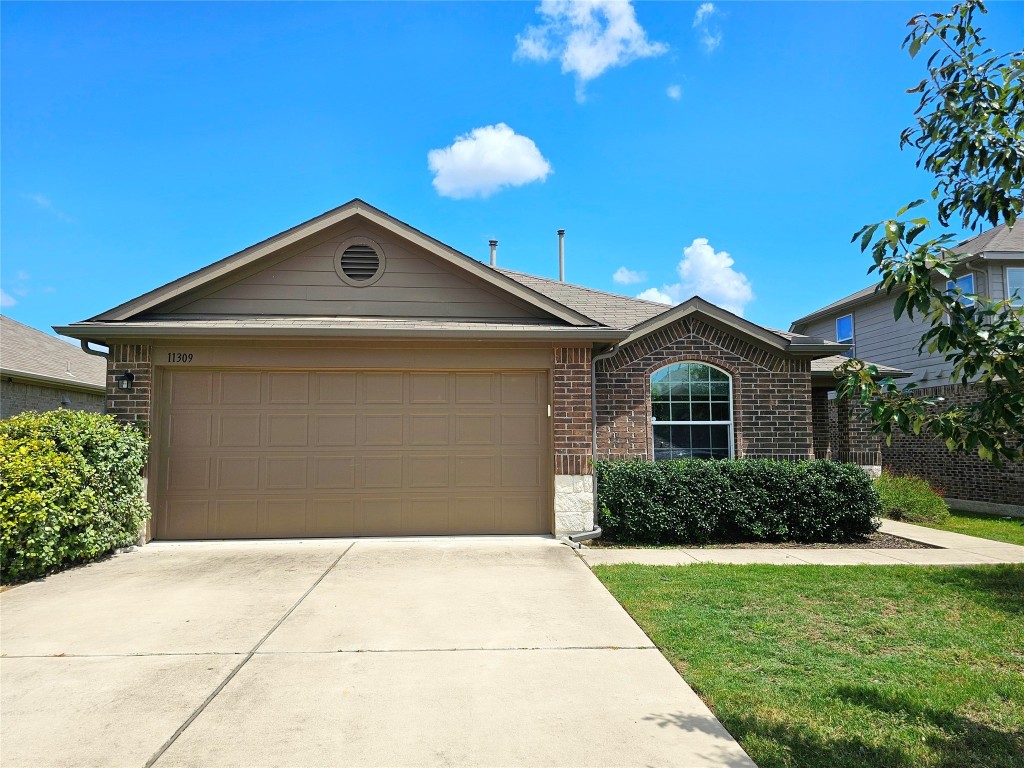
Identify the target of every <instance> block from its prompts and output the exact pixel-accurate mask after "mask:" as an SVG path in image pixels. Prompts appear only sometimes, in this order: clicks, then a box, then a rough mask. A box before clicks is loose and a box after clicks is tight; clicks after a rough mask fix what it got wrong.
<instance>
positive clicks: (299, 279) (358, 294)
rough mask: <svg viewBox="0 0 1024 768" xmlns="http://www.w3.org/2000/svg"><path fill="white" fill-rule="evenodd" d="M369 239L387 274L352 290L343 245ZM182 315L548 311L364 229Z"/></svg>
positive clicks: (245, 280) (185, 303) (217, 292)
mask: <svg viewBox="0 0 1024 768" xmlns="http://www.w3.org/2000/svg"><path fill="white" fill-rule="evenodd" d="M353 236H362V237H369V238H372V239H373V240H375V241H376V242H377V243H379V244H380V245H381V247H382V249H383V250H384V254H385V269H384V274H383V275H381V277H380V279H379V280H378V281H377V282H375V283H374V284H373V285H369V286H365V287H362V286H352V285H348V284H346V283H345V282H343V281H342V280H341V278H339V277H338V275H337V273H336V272H335V271H334V254H335V251H336V250H337V248H338V245H339V244H340V243H341V242H342V241H344V240H345V239H347V238H349V237H353ZM168 310H170V311H171V312H172V313H173V314H179V315H198V316H209V315H250V316H251V315H306V316H309V315H342V316H363V317H371V316H372V317H430V318H453V317H458V318H481V319H482V318H487V319H524V318H533V317H538V316H543V315H542V313H541V311H540V310H537V309H535V308H533V307H530V306H528V305H527V304H525V302H519V301H518V300H515V299H512V298H510V297H507V296H503V295H501V294H500V291H498V290H497V289H495V288H494V287H492V286H489V285H487V284H486V283H484V282H483V281H477V280H476V279H475V278H472V277H470V276H462V275H459V274H456V272H454V271H453V270H452V269H451V267H449V266H447V265H442V264H441V263H440V262H439V261H438V260H437V259H435V258H434V257H433V256H431V255H430V254H428V253H427V252H426V251H421V250H419V249H417V248H416V247H415V246H413V245H410V244H408V243H405V242H401V241H399V240H397V239H396V238H394V237H393V236H392V235H390V234H388V233H384V232H380V231H375V230H368V229H364V228H359V229H355V230H348V231H346V232H343V233H339V234H336V235H334V236H332V237H331V238H330V239H329V240H327V241H325V242H321V243H319V244H317V245H314V246H312V247H310V248H308V249H306V250H303V251H301V252H299V253H296V254H294V255H291V256H289V257H287V258H285V259H284V260H283V261H280V262H278V263H277V264H274V265H273V266H271V267H269V268H265V269H263V270H261V271H259V272H256V273H255V274H250V275H248V276H245V277H242V278H241V279H238V280H237V281H236V282H232V283H230V284H228V285H220V286H215V287H214V288H213V290H208V291H207V292H205V294H203V295H201V296H198V297H197V296H195V295H193V296H190V297H188V298H187V299H184V300H179V301H177V302H174V303H173V304H171V305H169V306H168V307H166V308H164V309H163V312H167V311H168Z"/></svg>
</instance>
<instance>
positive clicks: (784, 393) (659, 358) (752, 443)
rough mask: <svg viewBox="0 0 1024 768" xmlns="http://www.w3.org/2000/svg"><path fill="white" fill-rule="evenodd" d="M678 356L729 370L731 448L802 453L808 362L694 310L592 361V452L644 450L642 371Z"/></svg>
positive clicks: (640, 454)
mask: <svg viewBox="0 0 1024 768" xmlns="http://www.w3.org/2000/svg"><path fill="white" fill-rule="evenodd" d="M684 361H696V362H704V363H710V364H712V365H715V366H717V367H719V368H721V369H723V370H725V371H727V372H728V373H729V374H730V375H731V376H732V380H733V432H734V434H733V443H734V455H735V456H737V457H739V456H749V457H761V458H776V459H807V458H810V456H811V454H812V428H811V374H810V362H809V361H807V360H802V359H795V358H789V357H787V356H784V355H780V354H777V353H774V352H769V351H767V350H765V349H762V348H761V347H759V346H755V345H753V344H751V343H749V342H746V341H744V340H742V339H741V338H739V337H738V336H736V335H734V334H733V333H731V332H730V331H728V330H726V329H725V328H722V327H719V326H717V325H712V324H711V323H709V322H706V321H704V320H700V319H695V318H686V319H683V320H680V321H679V322H677V323H673V324H672V325H670V326H667V327H665V328H663V329H661V330H659V331H656V332H654V333H652V334H650V335H648V336H645V337H643V338H642V339H639V340H638V341H636V342H634V343H632V344H629V345H628V346H626V347H623V348H622V349H620V350H618V352H616V354H615V355H614V356H613V357H611V358H608V359H606V360H600V361H598V364H597V430H598V435H597V447H598V456H599V457H600V458H617V459H618V458H651V457H652V455H653V446H652V437H651V403H650V375H651V373H652V372H653V371H655V370H657V369H658V368H661V367H662V366H664V365H668V364H670V363H676V362H684Z"/></svg>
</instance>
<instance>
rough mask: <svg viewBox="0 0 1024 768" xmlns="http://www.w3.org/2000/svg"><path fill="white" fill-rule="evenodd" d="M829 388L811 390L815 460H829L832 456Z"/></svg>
mask: <svg viewBox="0 0 1024 768" xmlns="http://www.w3.org/2000/svg"><path fill="white" fill-rule="evenodd" d="M829 391H830V390H829V389H828V387H814V388H813V389H812V390H811V433H812V438H813V447H814V458H816V459H827V458H829V457H830V456H831V454H832V446H831V444H830V442H829V428H828V393H829Z"/></svg>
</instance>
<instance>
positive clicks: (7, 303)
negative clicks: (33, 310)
mask: <svg viewBox="0 0 1024 768" xmlns="http://www.w3.org/2000/svg"><path fill="white" fill-rule="evenodd" d="M17 303H18V300H17V299H15V298H14V297H13V296H11V294H9V293H8V292H7V291H5V290H3V289H2V288H0V307H13V306H14V305H15V304H17Z"/></svg>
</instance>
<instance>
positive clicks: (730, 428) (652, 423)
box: [647, 360, 736, 461]
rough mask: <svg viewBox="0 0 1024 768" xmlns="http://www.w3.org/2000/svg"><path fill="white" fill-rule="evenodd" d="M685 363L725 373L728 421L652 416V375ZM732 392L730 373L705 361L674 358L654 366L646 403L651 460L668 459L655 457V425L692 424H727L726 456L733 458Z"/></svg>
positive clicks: (733, 419)
mask: <svg viewBox="0 0 1024 768" xmlns="http://www.w3.org/2000/svg"><path fill="white" fill-rule="evenodd" d="M686 364H691V365H704V366H707V367H708V368H714V369H715V370H716V371H720V372H721V373H724V374H725V378H726V381H728V382H729V421H728V422H725V421H658V420H657V419H655V418H654V391H653V387H652V383H653V379H654V375H655V374H656V373H659V372H660V371H663V370H665V369H666V368H671V367H673V366H677V365H686ZM734 394H735V393H734V389H733V380H732V374H731V373H729V371H727V370H725V369H724V368H722V367H721V366H718V365H714V364H712V363H706V362H704V361H703V360H676V361H675V362H672V363H667V364H666V365H663V366H661V367H660V368H655V369H654V370H653V371H651V372H650V373H649V374H648V375H647V403H648V408H649V419H648V426H649V427H650V432H649V433H648V434H649V435H650V437H651V461H668V459H657V458H655V449H654V427H655V425H662V426H692V425H696V426H722V425H727V426H728V435H729V456H728V458H730V459H732V458H735V456H736V450H735V426H736V413H735V397H734ZM670 402H671V401H670Z"/></svg>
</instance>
